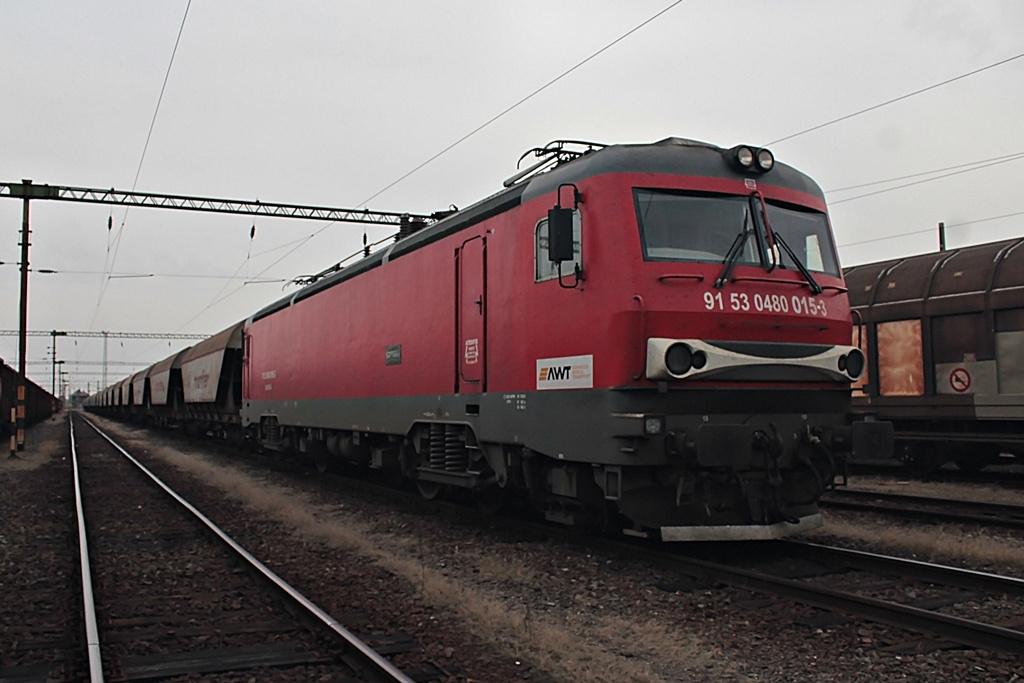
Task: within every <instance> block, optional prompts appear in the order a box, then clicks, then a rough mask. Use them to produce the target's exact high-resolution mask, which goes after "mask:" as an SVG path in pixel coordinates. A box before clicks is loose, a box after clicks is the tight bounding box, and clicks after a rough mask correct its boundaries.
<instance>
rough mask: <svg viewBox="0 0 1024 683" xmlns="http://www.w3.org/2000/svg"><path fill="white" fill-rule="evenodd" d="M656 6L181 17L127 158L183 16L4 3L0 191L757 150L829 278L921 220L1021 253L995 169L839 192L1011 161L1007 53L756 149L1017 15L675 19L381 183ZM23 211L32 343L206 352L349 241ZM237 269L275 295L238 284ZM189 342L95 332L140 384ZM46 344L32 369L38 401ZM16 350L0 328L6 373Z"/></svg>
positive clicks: (860, 9) (151, 187)
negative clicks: (786, 193) (75, 333)
mask: <svg viewBox="0 0 1024 683" xmlns="http://www.w3.org/2000/svg"><path fill="white" fill-rule="evenodd" d="M670 5H672V2H671V0H634V1H632V2H628V3H625V2H612V1H610V0H609V1H605V2H598V1H595V0H588V1H583V0H580V1H572V2H569V1H566V2H560V1H558V0H545V1H543V2H523V1H520V2H483V1H481V0H467V1H460V2H455V1H440V0H439V1H436V2H432V1H420V2H413V1H412V0H406V1H405V2H387V1H384V0H373V1H372V2H370V1H365V2H347V1H342V0H336V1H333V2H328V1H326V0H321V1H319V2H312V1H310V2H303V1H296V0H291V1H289V2H286V3H285V2H261V1H253V0H250V1H247V2H235V1H229V0H216V1H212V0H193V2H192V4H191V7H189V9H188V13H187V18H186V19H185V22H184V27H183V29H182V30H181V37H180V42H179V44H178V47H177V52H176V54H175V57H174V61H173V64H172V65H171V68H170V72H169V78H168V80H167V84H166V89H165V91H164V93H163V99H162V103H161V104H160V107H159V110H158V112H157V115H156V119H155V124H154V125H153V129H152V136H151V138H150V140H149V145H148V148H147V150H146V152H145V157H143V148H144V146H145V144H146V139H147V133H148V132H149V130H150V125H151V123H152V122H153V121H154V112H155V111H157V101H158V98H159V97H160V92H161V86H162V85H163V83H164V77H165V74H167V73H168V65H169V63H170V60H171V55H172V52H173V51H174V46H175V41H176V39H177V37H178V33H179V29H181V28H182V19H183V17H185V16H186V6H187V0H179V1H174V2H171V1H162V2H157V1H151V2H137V1H132V2H129V1H127V0H126V1H123V2H105V1H100V0H91V1H90V2H72V1H70V0H69V1H66V2H46V1H43V0H33V1H31V2H29V1H22V0H19V1H12V0H0V17H2V21H0V64H2V65H3V77H2V78H0V182H19V181H20V180H21V179H23V178H30V179H32V180H33V181H34V182H36V183H48V184H51V185H70V186H78V187H97V188H109V187H116V188H117V189H131V188H132V187H133V186H134V187H135V189H136V190H138V191H143V192H154V193H163V194H188V195H202V196H209V197H223V198H237V199H257V198H258V199H261V200H263V201H273V202H284V203H296V204H317V205H328V206H337V207H361V206H366V207H368V208H370V209H375V210H381V211H410V212H420V213H429V212H431V211H434V210H438V209H443V208H446V207H448V206H449V205H450V204H455V205H457V206H467V205H469V204H471V203H473V202H474V201H476V200H478V199H481V198H483V197H486V196H487V195H490V194H492V193H493V192H495V191H497V190H499V189H500V188H501V182H502V180H503V179H505V178H507V177H508V176H510V175H512V174H513V173H514V172H515V163H516V160H517V159H518V158H519V155H520V154H522V153H523V152H524V151H525V150H527V149H529V148H531V147H534V146H538V145H542V144H544V143H546V142H548V141H549V140H553V139H558V138H572V139H583V140H594V141H598V142H605V143H615V142H653V141H656V140H660V139H662V138H665V137H669V136H678V137H687V138H694V139H698V140H706V141H709V142H712V143H715V144H718V145H721V146H723V147H731V146H733V145H735V144H738V143H748V144H754V145H765V144H770V143H774V144H770V146H771V149H772V150H773V152H774V153H775V155H776V157H777V158H778V159H779V160H780V161H783V162H785V163H788V164H790V165H792V166H795V167H797V168H799V169H801V170H802V171H804V172H806V173H808V174H809V175H811V176H812V177H814V178H815V179H816V180H817V181H818V183H819V184H820V185H821V187H822V188H823V189H824V190H825V191H826V193H827V196H828V199H829V201H830V204H831V215H832V223H833V227H834V229H835V232H836V239H837V242H838V244H839V252H840V257H841V259H842V262H843V264H844V265H855V264H857V263H864V262H869V261H875V260H881V259H884V258H890V257H896V256H905V255H910V254H915V253H923V252H927V251H933V250H935V249H936V248H937V236H936V235H937V233H936V224H937V223H938V222H939V221H944V222H945V223H946V224H947V225H949V226H951V227H950V228H949V230H948V244H949V246H950V247H957V246H963V245H969V244H977V243H982V242H987V241H992V240H996V239H1004V238H1008V237H1015V236H1020V235H1024V191H1022V190H1021V185H1022V181H1024V159H1021V158H1019V157H1018V158H1016V159H1014V160H1011V161H1008V162H1006V163H1001V164H998V165H994V166H990V167H988V168H982V169H980V170H974V171H972V172H967V173H960V174H957V175H952V176H950V177H947V178H942V179H938V180H934V181H932V182H925V183H920V184H916V185H913V186H910V187H905V188H902V189H896V190H893V191H889V192H882V193H878V194H873V195H871V196H864V197H859V195H865V194H868V193H871V192H877V191H878V190H881V189H886V188H889V187H893V186H894V185H900V184H906V183H908V182H914V181H919V180H923V179H926V178H929V177H934V175H933V176H919V177H918V176H915V177H914V178H909V179H906V180H902V181H898V182H894V183H888V184H881V185H871V186H868V187H862V188H859V189H854V190H844V189H843V188H848V187H851V186H858V185H863V184H866V183H875V182H877V181H883V180H887V179H892V178H898V177H903V176H910V175H914V174H921V173H925V172H931V171H936V170H938V169H944V168H949V167H954V166H960V165H964V164H970V163H972V162H976V161H981V160H986V159H995V158H996V157H1001V156H1005V155H1009V154H1022V155H1024V126H1022V124H1021V121H1022V119H1024V58H1022V59H1016V60H1013V61H1010V62H1007V63H1005V64H1003V65H1001V66H997V67H994V68H991V69H987V70H985V71H982V72H980V73H978V74H975V75H972V76H969V77H966V78H962V79H960V80H956V81H954V82H952V83H949V84H947V85H944V86H942V87H938V88H935V89H932V90H929V91H927V92H924V93H922V94H918V95H915V96H913V97H909V98H907V99H904V100H901V101H899V102H896V103H894V104H890V105H887V106H884V107H881V108H878V109H876V110H873V111H870V112H868V113H864V114H862V115H859V116H856V117H853V118H851V119H848V120H845V121H842V122H839V123H836V124H834V125H830V126H827V127H824V128H821V129H819V130H816V131H813V132H808V133H805V134H802V135H798V136H796V137H793V138H790V139H787V140H783V141H781V142H775V141H778V140H780V139H782V138H786V137H787V136H790V135H793V134H795V133H800V132H801V131H805V130H807V129H809V128H812V127H814V126H817V125H820V124H823V123H826V122H828V121H831V120H834V119H836V118H839V117H843V116H846V115H848V114H852V113H854V112H857V111H860V110H862V109H865V108H868V107H871V106H873V105H877V104H880V103H883V102H886V101H889V100H892V99H895V98H899V97H902V96H904V95H908V94H910V93H913V92H915V91H917V90H921V89H923V88H927V87H929V86H932V85H935V84H938V83H941V82H943V81H946V80H948V79H952V78H955V77H957V76H960V75H963V74H967V73H969V72H971V71H975V70H977V69H981V68H983V67H986V66H989V65H992V64H995V63H997V62H1000V61H1002V60H1006V59H1009V58H1012V57H1015V56H1017V55H1020V54H1022V53H1024V5H1022V4H1021V2H1019V0H1005V1H1002V2H996V1H987V0H963V1H959V0H930V1H926V0H921V1H917V2H899V1H897V2H893V1H892V0H887V1H886V2H874V1H867V2H855V3H854V2H823V1H819V0H814V1H812V0H802V1H796V0H792V1H786V2H783V1H778V2H764V1H760V2H753V1H735V2H718V1H711V0H704V1H689V2H686V1H684V2H680V3H678V4H676V5H674V6H672V8H671V9H670V10H668V11H667V12H665V13H664V14H662V15H661V16H660V17H658V18H657V19H655V20H654V21H652V22H651V23H649V24H647V25H646V26H644V27H642V28H640V29H639V30H637V31H636V32H635V33H633V34H631V35H629V36H628V37H626V38H625V39H623V40H622V41H621V42H619V43H617V44H615V45H614V46H612V47H610V48H609V49H608V50H607V51H605V52H603V53H601V54H600V55H598V56H597V57H595V58H594V59H592V60H591V61H589V62H587V63H586V64H584V65H582V66H581V67H580V68H578V69H577V70H575V71H573V72H572V73H571V74H569V75H567V76H566V77H565V78H563V79H562V80H560V81H559V82H557V83H556V84H554V85H552V86H551V87H549V88H547V89H546V90H544V91H543V92H541V93H539V94H537V95H536V96H534V97H532V98H530V99H529V100H527V101H526V102H525V103H523V104H521V105H520V106H518V107H517V108H515V109H513V110H512V111H511V112H509V113H507V114H506V115H504V116H503V117H501V118H500V119H499V120H498V121H496V122H495V123H492V124H491V125H488V126H487V127H485V128H484V129H483V130H481V131H480V132H478V133H476V134H475V135H473V136H472V137H470V138H469V139H468V140H467V141H465V142H463V143H461V144H459V145H458V146H456V147H455V148H454V149H452V150H451V151H449V152H447V153H446V154H444V155H442V156H441V157H440V158H438V159H437V160H436V161H433V162H432V163H430V164H429V165H427V166H426V167H424V168H423V169H421V170H419V171H417V172H416V173H414V174H412V175H411V176H409V177H408V178H406V179H404V180H402V181H401V182H399V183H397V184H396V185H394V186H393V187H391V188H390V189H388V190H386V191H384V192H381V190H383V189H384V188H385V187H387V186H389V185H390V184H391V183H393V182H394V181H396V180H398V179H399V178H400V177H401V176H403V175H404V174H406V173H408V172H409V171H411V170H413V169H414V168H416V167H417V166H418V165H420V164H421V163H422V162H424V161H426V160H427V159H429V158H430V157H432V156H434V155H435V154H437V153H438V152H440V151H441V150H443V149H444V148H446V147H447V146H449V145H450V144H452V143H453V142H455V141H456V140H458V139H459V138H461V137H463V136H464V135H466V134H468V133H469V132H471V131H472V130H474V129H475V128H477V127H478V126H480V125H481V124H483V123H485V122H486V121H488V120H489V119H491V118H492V117H494V116H496V115H497V114H499V113H501V112H502V111H504V110H505V109H507V108H508V107H510V106H512V105H513V104H515V103H516V102H518V101H520V100H521V99H523V98H524V97H526V96H527V95H529V94H530V93H532V92H533V91H535V90H536V89H538V88H540V87H541V86H543V85H544V84H545V83H547V82H549V81H551V80H552V79H554V78H555V77H557V76H559V75H560V74H562V73H563V72H565V71H567V70H569V69H570V68H572V67H573V66H575V65H577V64H578V63H579V62H581V61H583V60H584V59H586V58H587V57H589V56H591V55H593V54H594V53H595V52H597V51H599V50H600V49H601V48H604V47H605V46H607V45H609V44H610V43H612V42H613V41H615V40H616V39H618V38H620V37H621V36H623V35H624V34H626V33H627V32H629V31H630V30H632V29H634V28H635V27H637V26H638V25H640V24H641V23H643V22H644V21H646V20H648V19H650V18H651V17H652V16H654V15H656V14H657V13H658V12H660V11H662V10H664V9H665V8H667V7H669V6H670ZM140 161H141V170H140ZM137 173H138V178H137V181H136V174H137ZM947 173H948V171H947ZM935 175H939V174H935ZM857 197H859V198H857ZM842 200H849V201H842ZM31 206H32V209H31V210H32V217H31V223H32V229H33V235H32V240H31V241H32V253H31V261H32V267H33V268H34V269H51V270H56V271H58V274H43V273H33V274H32V276H31V284H30V307H29V328H30V329H33V330H52V329H58V330H94V331H100V330H108V331H129V332H160V333H166V332H181V333H214V332H216V331H218V330H220V329H223V328H225V327H227V326H228V325H230V324H232V323H233V322H236V321H238V320H241V319H244V318H246V317H248V316H249V315H250V314H251V313H253V312H254V311H255V310H257V309H259V308H260V307H262V306H263V305H265V304H267V303H269V302H271V301H273V300H275V299H277V298H278V297H280V296H281V295H282V292H283V291H293V289H287V290H282V286H283V284H284V281H286V280H289V279H291V278H293V277H295V276H297V275H301V274H305V273H313V272H317V271H319V270H321V269H323V268H325V267H327V266H330V265H331V264H333V263H335V262H337V261H339V260H341V259H342V258H344V257H346V256H348V255H350V254H351V253H353V252H354V251H356V250H357V249H358V248H359V246H360V244H361V241H362V236H363V229H364V228H363V227H362V226H353V225H341V224H335V225H330V226H326V227H325V224H324V223H319V222H311V221H297V220H291V221H289V220H282V219H268V218H260V217H257V218H255V219H253V218H252V217H247V216H226V215H208V214H198V213H190V212H181V211H168V210H156V209H142V208H135V209H131V210H130V211H126V210H125V209H124V208H123V207H107V206H99V205H88V204H79V203H64V202H42V201H39V202H33V203H32V205H31ZM21 211H22V205H21V202H20V201H17V200H13V199H4V198H0V261H2V262H3V265H0V329H4V330H15V329H17V327H18V271H17V266H16V265H12V264H15V263H16V262H17V260H18V255H19V251H18V242H19V230H20V227H21ZM1007 214H1018V215H1016V216H1011V217H1006V218H1000V219H997V220H984V219H989V218H993V217H998V216H1006V215H1007ZM108 219H112V222H113V230H112V231H108V229H107V226H108ZM980 221H983V222H980ZM253 223H255V225H256V236H255V238H254V239H253V240H251V241H250V238H249V235H250V228H251V226H252V225H253ZM122 226H123V228H122ZM388 232H389V230H387V229H385V228H374V227H371V228H369V234H368V236H369V239H370V240H371V241H373V240H377V239H381V238H383V237H384V236H386V234H387V233H388ZM118 233H120V236H121V237H120V241H119V242H114V239H113V238H114V236H115V235H117V234H118ZM314 233H318V234H317V235H316V237H314V238H312V239H309V240H307V241H305V242H304V243H303V242H300V240H302V239H303V238H308V237H309V236H310V235H312V234H314ZM296 247H298V248H296ZM292 249H294V251H291V253H288V252H289V251H290V250H292ZM115 250H116V256H115ZM286 254H287V256H285V255H286ZM282 257H284V258H282ZM111 261H112V262H113V274H114V277H111V278H109V279H108V278H105V277H104V275H103V273H104V272H105V271H107V272H110V265H109V264H110V263H111ZM148 274H153V277H144V278H143V277H118V276H124V275H148ZM257 277H258V278H259V280H261V281H263V280H270V281H271V282H257V283H251V284H244V283H245V282H246V281H247V280H252V279H254V278H257ZM229 278H234V279H229ZM189 343H191V342H181V341H174V342H167V341H152V340H151V341H125V342H122V341H120V340H116V341H115V340H111V341H110V344H109V359H110V361H112V362H116V363H129V362H134V363H139V364H140V365H139V366H138V367H139V368H141V367H144V366H145V365H148V364H150V363H152V362H155V361H158V360H160V359H162V358H164V357H166V356H168V355H170V354H171V353H172V352H173V351H176V350H177V349H179V348H182V347H183V346H185V345H188V344H189ZM49 345H50V339H49V337H45V338H31V339H30V342H29V353H28V359H29V362H30V365H29V375H30V376H31V377H33V378H34V379H35V380H36V381H37V382H39V383H40V384H43V385H45V386H46V387H49V385H50V366H49V365H48V364H46V359H47V358H49V355H48V354H49ZM17 350H18V345H17V338H16V337H12V336H0V357H2V358H4V359H6V361H7V362H8V363H9V364H10V365H14V366H16V365H17ZM58 357H59V358H62V359H64V360H66V361H67V365H66V366H65V369H67V370H68V371H69V373H70V375H71V383H72V388H79V387H81V388H85V387H86V386H87V383H88V384H89V386H90V388H94V387H95V386H96V385H97V384H98V383H99V381H100V374H99V373H100V372H101V368H100V367H99V366H98V365H86V364H85V363H87V362H91V363H96V362H99V361H100V360H101V359H102V344H101V343H100V342H99V341H98V340H91V339H71V338H68V339H61V340H60V341H59V348H58ZM75 363H81V364H78V365H76V364H75ZM132 371H133V368H132V367H131V366H128V365H116V366H112V367H111V368H110V370H109V373H110V374H109V377H108V379H109V380H110V381H111V382H113V381H114V380H115V379H117V378H120V377H122V376H124V375H127V374H130V373H131V372H132ZM90 373H92V374H90Z"/></svg>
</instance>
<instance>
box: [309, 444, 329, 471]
mask: <svg viewBox="0 0 1024 683" xmlns="http://www.w3.org/2000/svg"><path fill="white" fill-rule="evenodd" d="M313 464H314V465H316V471H317V472H319V473H320V474H326V473H327V472H329V471H330V470H331V456H330V454H329V453H327V451H326V450H324V451H322V452H318V453H316V454H315V455H313Z"/></svg>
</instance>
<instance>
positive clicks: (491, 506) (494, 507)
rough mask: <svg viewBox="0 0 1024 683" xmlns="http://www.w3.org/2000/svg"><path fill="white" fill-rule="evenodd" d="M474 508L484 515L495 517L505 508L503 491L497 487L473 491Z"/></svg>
mask: <svg viewBox="0 0 1024 683" xmlns="http://www.w3.org/2000/svg"><path fill="white" fill-rule="evenodd" d="M473 497H474V498H475V499H476V506H477V507H478V508H479V509H480V511H481V512H483V513H484V514H485V515H496V514H498V513H499V512H500V511H501V509H502V508H503V507H505V499H506V493H505V489H503V488H498V487H497V486H488V487H487V488H484V489H482V490H480V491H474V492H473Z"/></svg>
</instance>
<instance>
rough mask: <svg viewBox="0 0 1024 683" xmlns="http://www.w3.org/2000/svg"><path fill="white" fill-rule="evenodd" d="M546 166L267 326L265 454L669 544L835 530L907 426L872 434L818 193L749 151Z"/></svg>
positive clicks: (686, 145) (251, 415)
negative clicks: (857, 407) (827, 503)
mask: <svg viewBox="0 0 1024 683" xmlns="http://www.w3.org/2000/svg"><path fill="white" fill-rule="evenodd" d="M532 151H533V152H534V153H535V154H536V156H537V157H539V158H540V159H541V161H540V162H539V163H538V164H537V165H535V166H534V167H533V168H531V169H528V170H527V171H525V172H523V173H521V174H519V175H518V176H516V177H513V178H511V179H510V180H509V181H507V182H506V188H505V189H504V190H503V191H501V192H499V193H498V194H496V195H494V196H492V197H489V198H488V199H486V200H484V201H482V202H480V203H478V204H476V205H474V206H472V207H470V208H468V209H465V210H462V211H458V212H456V213H454V214H452V215H450V216H448V217H445V218H443V219H441V220H439V221H437V222H436V223H433V224H431V225H429V226H422V229H419V230H417V231H414V232H412V233H411V234H407V235H405V236H403V237H402V238H401V239H399V240H398V241H396V242H395V243H394V244H393V245H391V246H390V247H389V248H388V249H386V250H382V251H379V252H376V253H374V254H372V255H369V256H367V257H366V258H364V259H363V260H362V261H360V262H358V263H356V264H354V265H352V266H350V267H347V268H343V269H341V270H337V271H336V272H332V274H330V275H328V276H326V277H323V278H322V279H320V280H318V281H316V282H315V283H314V284H311V285H309V286H307V287H305V288H303V289H302V290H300V291H299V292H297V293H295V294H293V295H291V296H289V297H287V298H284V299H282V300H280V301H278V302H276V303H274V304H272V305H270V306H268V307H266V308H264V309H263V310H261V311H260V312H258V313H257V314H256V315H254V316H253V317H252V318H251V319H250V320H249V321H248V322H247V324H246V326H245V334H244V349H243V352H244V353H243V356H244V358H243V368H242V381H243V397H242V409H241V417H242V424H243V426H245V427H246V428H247V429H248V430H249V434H250V436H251V437H252V438H257V439H259V441H260V442H261V443H262V445H263V446H264V447H267V448H278V449H282V450H292V449H294V450H297V451H299V452H303V453H306V454H308V455H310V456H312V457H313V458H314V459H315V460H317V462H318V463H319V464H321V465H324V466H326V465H328V464H330V462H331V461H332V460H339V461H347V462H354V463H360V464H365V465H369V466H371V467H375V468H381V469H387V470H392V471H394V472H396V473H400V474H401V475H402V476H404V477H407V478H409V479H412V480H415V482H416V484H417V485H418V487H419V489H420V491H421V492H422V493H423V495H425V496H428V497H432V496H434V495H437V494H438V493H439V492H441V491H442V490H444V489H445V488H446V487H459V488H463V489H469V490H472V491H475V492H477V493H478V494H479V495H480V498H481V499H482V500H484V501H492V502H493V501H497V500H500V499H501V497H502V496H503V495H505V494H507V493H509V492H515V491H519V492H521V494H522V495H525V496H529V498H530V499H531V500H532V502H533V503H534V504H535V505H536V506H537V507H538V508H539V509H541V510H543V511H544V513H545V514H546V516H547V517H548V518H549V519H553V520H557V521H561V522H565V523H570V524H578V523H600V524H613V523H621V524H622V526H623V528H624V530H625V531H626V532H627V533H633V534H638V535H648V536H659V537H660V538H662V539H663V540H667V541H677V540H705V539H759V538H771V537H778V536H782V535H785V534H789V533H792V532H795V531H799V530H804V529H808V528H812V527H814V526H816V525H818V524H820V515H819V514H818V509H817V499H818V497H819V495H820V494H821V493H822V491H823V490H824V489H825V488H826V487H827V486H829V485H830V484H831V482H832V481H833V477H834V476H835V475H836V474H837V472H838V471H840V468H841V467H842V458H843V457H845V456H847V455H849V454H850V453H851V452H854V451H857V450H863V449H864V448H867V447H873V448H877V447H879V446H880V445H884V444H885V443H886V442H887V440H888V439H889V438H890V433H891V427H890V426H889V425H887V424H885V423H877V422H861V423H854V424H850V423H849V422H848V415H849V409H850V383H851V381H853V380H856V379H857V378H858V377H859V376H860V375H861V372H862V370H863V367H864V356H863V354H862V353H861V351H860V350H859V349H857V348H855V347H853V346H851V345H850V343H849V342H850V339H851V323H850V307H849V302H848V300H847V296H846V289H845V287H844V284H843V278H842V273H841V271H840V268H839V263H838V261H837V258H836V251H835V247H834V244H833V239H832V232H831V229H830V227H829V221H828V217H827V214H826V207H825V201H824V198H823V195H822V192H821V190H820V189H819V188H818V186H817V185H816V184H815V183H814V182H813V181H812V180H811V179H810V178H809V177H807V176H806V175H804V174H802V173H800V172H799V171H797V170H795V169H793V168H790V167H788V166H785V165H782V164H777V163H775V160H774V158H773V157H772V155H771V153H770V152H769V151H768V150H765V149H757V148H753V147H747V146H740V147H736V148H733V149H728V150H727V149H721V148H718V147H715V146H712V145H709V144H705V143H701V142H695V141H690V140H682V139H678V138H669V139H666V140H663V141H661V142H658V143H655V144H641V145H614V146H603V145H597V144H591V143H568V142H557V143H552V144H550V145H548V146H546V147H544V148H539V149H536V150H532Z"/></svg>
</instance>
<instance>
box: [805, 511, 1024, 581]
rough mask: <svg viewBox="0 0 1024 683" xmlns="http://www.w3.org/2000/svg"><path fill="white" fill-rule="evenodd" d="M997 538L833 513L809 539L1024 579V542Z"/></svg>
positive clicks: (988, 532)
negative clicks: (851, 544) (982, 569)
mask: <svg viewBox="0 0 1024 683" xmlns="http://www.w3.org/2000/svg"><path fill="white" fill-rule="evenodd" d="M997 534H998V532H996V531H992V530H987V529H980V530H978V531H972V532H965V531H964V529H963V527H951V526H945V525H936V526H925V525H914V526H907V525H905V524H899V525H894V524H893V523H891V522H885V521H883V520H879V521H867V520H864V519H863V518H861V517H856V518H854V517H852V516H847V515H846V514H842V513H834V512H830V513H828V514H827V516H826V521H825V526H824V527H822V528H821V529H818V530H815V531H813V532H810V533H809V534H807V536H806V537H807V538H809V539H812V540H813V539H815V538H816V537H828V538H832V539H837V540H840V541H844V542H846V543H848V544H849V543H854V544H857V545H866V546H868V547H869V548H871V549H874V550H876V551H877V550H878V549H881V550H883V551H885V552H888V553H890V554H895V555H901V556H909V557H912V558H913V559H917V560H921V561H925V562H938V563H943V564H953V565H966V566H969V567H985V568H988V569H989V571H998V572H999V573H1006V574H1009V575H1012V576H1022V575H1024V569H1022V568H1024V540H1022V539H1020V538H1019V537H1015V536H1003V535H997Z"/></svg>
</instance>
